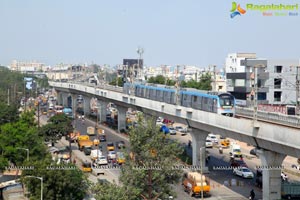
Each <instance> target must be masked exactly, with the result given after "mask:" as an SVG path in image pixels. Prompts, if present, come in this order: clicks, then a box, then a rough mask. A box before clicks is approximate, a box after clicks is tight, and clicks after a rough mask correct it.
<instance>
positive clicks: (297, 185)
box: [281, 182, 300, 199]
mask: <svg viewBox="0 0 300 200" xmlns="http://www.w3.org/2000/svg"><path fill="white" fill-rule="evenodd" d="M281 197H282V198H283V199H300V182H282V184H281Z"/></svg>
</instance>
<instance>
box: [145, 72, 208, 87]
mask: <svg viewBox="0 0 300 200" xmlns="http://www.w3.org/2000/svg"><path fill="white" fill-rule="evenodd" d="M148 83H154V84H162V85H168V86H174V85H175V84H176V81H175V80H171V79H168V78H166V77H164V76H162V75H157V76H155V77H150V78H149V79H148ZM180 87H182V88H196V89H198V90H211V89H212V87H211V75H210V74H209V73H205V74H202V75H201V78H200V81H195V80H193V79H192V80H189V81H185V80H183V81H181V82H180Z"/></svg>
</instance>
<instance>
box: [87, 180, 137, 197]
mask: <svg viewBox="0 0 300 200" xmlns="http://www.w3.org/2000/svg"><path fill="white" fill-rule="evenodd" d="M92 191H93V193H96V196H95V198H96V200H107V199H109V200H133V199H136V198H137V197H136V196H135V197H134V196H129V195H127V194H129V193H130V192H129V191H127V190H126V188H125V187H123V186H118V185H116V184H115V183H113V184H111V183H98V184H95V185H94V186H93V187H92ZM124 194H126V195H124Z"/></svg>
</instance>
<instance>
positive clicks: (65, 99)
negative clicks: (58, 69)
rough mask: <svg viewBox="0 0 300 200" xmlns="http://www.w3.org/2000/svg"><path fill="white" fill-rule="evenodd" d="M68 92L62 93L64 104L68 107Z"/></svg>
mask: <svg viewBox="0 0 300 200" xmlns="http://www.w3.org/2000/svg"><path fill="white" fill-rule="evenodd" d="M68 96H69V95H68V94H66V93H62V105H63V106H64V107H68Z"/></svg>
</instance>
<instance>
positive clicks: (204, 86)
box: [180, 73, 212, 90]
mask: <svg viewBox="0 0 300 200" xmlns="http://www.w3.org/2000/svg"><path fill="white" fill-rule="evenodd" d="M180 87H182V88H195V89H198V90H211V89H212V87H211V75H210V74H209V73H205V74H202V75H201V78H200V81H199V82H197V81H195V80H189V81H184V80H183V81H181V82H180Z"/></svg>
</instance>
